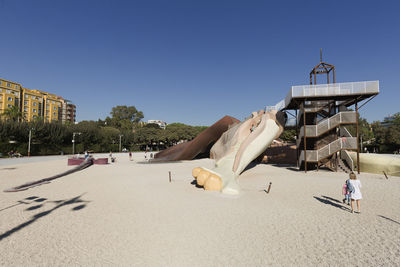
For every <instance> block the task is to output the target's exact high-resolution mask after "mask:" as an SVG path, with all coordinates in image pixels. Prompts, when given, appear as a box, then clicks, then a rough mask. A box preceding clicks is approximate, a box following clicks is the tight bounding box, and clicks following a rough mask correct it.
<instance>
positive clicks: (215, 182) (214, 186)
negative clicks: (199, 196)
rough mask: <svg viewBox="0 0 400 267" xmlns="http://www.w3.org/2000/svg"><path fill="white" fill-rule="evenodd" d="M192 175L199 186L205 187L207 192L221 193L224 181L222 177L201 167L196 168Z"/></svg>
mask: <svg viewBox="0 0 400 267" xmlns="http://www.w3.org/2000/svg"><path fill="white" fill-rule="evenodd" d="M192 175H193V177H194V178H195V179H196V182H197V185H199V186H203V187H204V189H205V190H210V191H221V189H222V179H221V176H220V175H218V174H216V173H214V172H212V171H210V170H207V169H204V168H200V167H197V168H194V169H193V171H192Z"/></svg>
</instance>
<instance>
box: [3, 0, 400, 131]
mask: <svg viewBox="0 0 400 267" xmlns="http://www.w3.org/2000/svg"><path fill="white" fill-rule="evenodd" d="M399 3H400V2H399V1H298V0H296V1H249V0H248V1H244V0H243V1H234V0H227V1H218V0H214V1H208V0H198V1H191V0H182V1H176V0H168V1H167V0H157V1H155V0H154V1H153V0H143V1H116V0H115V1H101V0H93V1H86V0H80V1H77V0H68V1H67V0H65V1H61V0H58V1H55V0H46V1H42V0H29V1H22V0H0V14H1V23H0V77H2V78H5V79H9V80H12V81H16V82H20V83H21V84H22V85H24V86H25V87H27V88H30V89H40V90H44V91H48V92H51V93H54V94H57V95H60V96H62V97H64V98H66V99H70V100H72V101H73V102H74V103H75V104H76V105H77V120H78V121H81V120H97V119H99V118H102V119H104V118H105V117H106V116H108V115H109V112H110V111H111V108H112V107H113V106H116V105H134V106H136V107H137V108H138V109H139V110H141V111H143V112H144V115H145V120H148V119H160V120H164V121H166V122H168V123H172V122H183V123H187V124H191V125H211V124H212V123H214V122H215V121H217V120H218V119H219V118H221V117H222V116H224V115H231V116H233V117H236V118H238V119H241V120H242V119H243V118H245V117H246V116H248V115H249V114H250V112H251V111H254V110H258V109H262V108H264V107H265V106H266V105H274V104H276V102H278V101H279V100H281V99H282V98H284V97H285V96H286V94H287V93H288V91H289V88H290V86H292V85H302V84H308V82H309V80H308V77H309V76H308V75H309V72H310V70H311V69H312V67H313V66H314V65H316V64H317V63H319V49H320V48H323V49H324V61H326V62H328V63H330V64H334V65H335V66H336V77H337V79H336V81H337V82H350V81H365V80H380V85H381V93H380V95H379V96H378V97H376V98H375V99H374V100H372V101H371V102H370V103H368V104H367V105H366V106H365V107H364V108H363V109H362V110H361V116H363V117H365V118H367V120H368V121H370V122H371V121H374V120H382V119H383V117H384V116H387V115H389V114H393V113H396V112H399V111H400V105H399V101H400V88H399V84H400V51H399V47H400V21H399V18H400V17H399V10H400V4H399Z"/></svg>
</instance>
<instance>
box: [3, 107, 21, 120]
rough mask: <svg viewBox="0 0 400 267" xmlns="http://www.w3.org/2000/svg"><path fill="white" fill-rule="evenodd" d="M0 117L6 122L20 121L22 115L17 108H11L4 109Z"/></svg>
mask: <svg viewBox="0 0 400 267" xmlns="http://www.w3.org/2000/svg"><path fill="white" fill-rule="evenodd" d="M1 116H2V117H4V118H6V120H11V121H20V120H21V119H22V116H23V114H22V112H21V111H20V110H19V108H18V107H17V106H11V107H8V108H6V109H5V110H4V112H3V113H2V114H1Z"/></svg>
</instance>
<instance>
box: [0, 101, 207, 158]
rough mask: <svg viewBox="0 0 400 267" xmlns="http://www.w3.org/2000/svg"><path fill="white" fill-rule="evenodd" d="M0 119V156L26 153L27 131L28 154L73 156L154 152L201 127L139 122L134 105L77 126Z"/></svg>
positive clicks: (16, 116) (11, 116)
mask: <svg viewBox="0 0 400 267" xmlns="http://www.w3.org/2000/svg"><path fill="white" fill-rule="evenodd" d="M3 114H6V115H3V117H4V119H3V120H0V153H2V154H3V156H5V155H7V153H9V152H10V151H14V152H15V151H18V153H20V154H22V155H27V154H28V151H27V150H28V141H29V131H31V137H32V139H31V155H52V154H70V153H72V140H73V139H74V141H75V153H82V152H84V151H86V150H88V151H91V152H94V153H98V152H109V151H119V149H120V141H121V148H125V149H127V150H130V151H138V150H145V149H149V150H158V149H164V148H167V147H169V146H173V145H175V144H176V143H178V142H180V141H182V140H185V141H186V140H192V139H193V138H195V137H196V136H197V135H198V134H199V133H200V132H201V131H203V130H204V129H206V128H207V127H205V126H190V125H186V124H183V123H172V124H169V125H167V126H166V128H165V129H161V128H160V127H159V126H158V125H157V124H145V123H143V122H141V119H143V117H144V116H143V112H141V111H138V110H137V109H136V108H135V107H134V106H116V107H113V108H112V111H111V113H110V115H111V117H106V118H105V119H104V120H101V119H99V120H97V121H81V122H79V123H77V124H70V123H68V122H67V123H66V124H62V123H61V122H57V121H55V122H51V123H47V122H44V121H43V119H41V118H37V119H35V120H34V121H31V122H25V121H22V120H21V118H20V115H21V114H19V113H16V112H6V113H3Z"/></svg>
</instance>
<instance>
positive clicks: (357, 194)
mask: <svg viewBox="0 0 400 267" xmlns="http://www.w3.org/2000/svg"><path fill="white" fill-rule="evenodd" d="M350 184H351V185H352V186H353V191H352V192H351V194H350V198H351V213H353V212H354V200H355V201H356V203H357V213H361V209H360V200H361V199H362V194H361V190H360V189H361V187H362V186H361V182H360V180H357V176H356V175H355V173H354V172H351V173H350Z"/></svg>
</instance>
